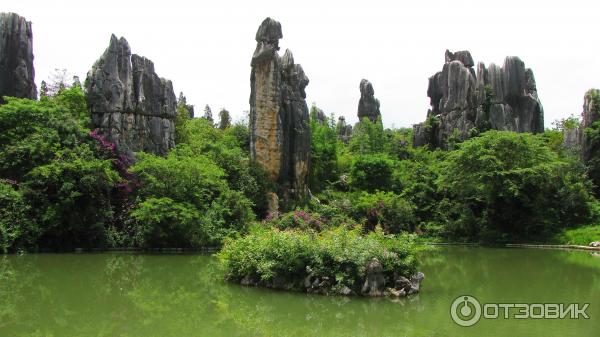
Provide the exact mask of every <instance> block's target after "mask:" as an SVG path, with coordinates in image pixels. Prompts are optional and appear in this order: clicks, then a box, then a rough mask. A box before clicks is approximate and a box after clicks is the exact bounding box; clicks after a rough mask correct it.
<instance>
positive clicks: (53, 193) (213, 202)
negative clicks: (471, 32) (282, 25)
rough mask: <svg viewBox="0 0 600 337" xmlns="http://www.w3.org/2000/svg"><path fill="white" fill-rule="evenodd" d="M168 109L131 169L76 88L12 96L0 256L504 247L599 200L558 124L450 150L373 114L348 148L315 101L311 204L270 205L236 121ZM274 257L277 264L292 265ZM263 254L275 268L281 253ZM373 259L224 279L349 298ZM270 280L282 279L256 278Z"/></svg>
mask: <svg viewBox="0 0 600 337" xmlns="http://www.w3.org/2000/svg"><path fill="white" fill-rule="evenodd" d="M179 107H180V111H181V114H180V117H181V121H180V123H179V124H178V127H177V131H178V133H177V134H178V138H179V144H178V145H177V146H176V147H175V148H174V149H173V150H172V151H171V152H170V154H169V155H168V156H166V157H159V156H154V155H149V154H138V156H137V161H136V162H135V163H130V162H127V161H126V160H124V159H123V158H122V157H120V156H119V155H118V153H117V152H116V151H115V146H114V144H112V143H111V142H109V141H108V140H106V139H105V138H102V137H101V136H100V135H99V134H97V133H95V132H93V130H90V129H89V127H88V125H89V117H88V116H87V113H86V104H85V96H84V93H83V91H82V89H81V87H79V86H77V85H73V86H67V87H66V88H65V89H62V90H61V91H59V92H58V93H57V94H55V95H53V96H46V97H43V98H42V99H41V100H40V101H34V100H27V99H11V98H8V99H7V102H6V104H4V105H1V106H0V126H1V128H2V133H1V134H0V143H1V144H2V151H0V163H2V166H0V176H1V177H2V181H0V189H1V191H0V192H1V193H0V213H1V214H2V218H1V219H0V229H1V230H0V233H1V238H0V243H1V245H2V251H3V252H26V251H31V252H35V251H71V252H72V251H75V250H76V249H77V251H80V252H85V251H88V250H90V249H91V250H92V251H102V250H105V251H106V250H111V249H113V248H114V249H116V250H122V249H121V248H120V247H131V248H128V249H127V250H129V251H134V250H135V251H141V252H163V253H165V252H166V253H184V252H198V251H200V250H201V249H202V247H209V246H210V247H214V248H213V251H218V250H219V249H221V247H222V244H223V242H227V243H226V244H225V247H226V249H228V248H227V247H238V248H239V247H241V248H239V249H236V250H229V251H228V250H226V252H229V253H228V254H229V255H228V256H229V257H228V259H221V261H224V260H225V261H235V260H236V259H238V260H239V261H244V262H240V263H242V264H243V263H246V262H248V261H246V260H244V259H246V258H248V256H251V255H248V254H250V253H251V252H253V251H254V250H255V249H258V248H256V247H253V246H251V245H244V243H247V242H248V241H247V240H251V238H249V237H248V236H247V235H249V233H250V234H251V233H252V228H254V227H256V226H259V227H261V226H262V227H265V228H270V229H271V230H277V231H279V232H281V233H288V232H289V233H297V235H300V236H306V235H308V236H310V235H324V234H319V233H327V232H328V231H331V230H336V229H338V230H340V229H339V228H343V229H344V230H349V231H355V232H352V233H355V234H353V235H358V233H359V232H360V237H361V238H368V237H369V235H373V233H375V232H377V231H380V232H381V233H383V235H385V236H398V237H399V239H397V240H398V241H396V242H402V241H403V240H407V239H406V233H412V234H411V235H412V236H413V237H414V238H413V239H411V240H414V241H415V242H414V244H415V245H417V246H418V245H421V244H422V243H423V240H429V241H431V240H432V238H435V240H434V241H439V242H480V243H483V244H500V245H504V244H506V243H532V242H533V243H536V244H537V243H544V244H556V243H565V244H581V243H582V242H583V241H586V240H588V239H590V241H597V239H593V238H595V237H596V235H597V233H598V229H597V228H599V227H600V226H597V225H588V226H584V227H581V226H575V224H581V225H586V224H589V223H597V219H598V215H597V214H598V211H597V210H598V209H599V207H598V206H597V204H598V203H597V201H596V199H595V197H594V196H593V193H592V186H593V185H592V183H591V182H590V180H589V179H588V178H587V176H586V168H585V166H583V165H582V164H581V162H580V161H579V159H578V158H577V157H576V156H574V155H572V154H571V153H570V152H569V151H568V150H566V149H563V148H562V147H561V146H560V145H557V144H556V143H555V142H554V140H553V139H556V138H557V137H556V134H557V133H559V132H558V131H547V132H546V133H544V134H541V135H531V134H516V133H512V132H499V131H488V132H485V133H482V134H481V135H479V136H478V137H474V138H472V139H470V140H467V141H464V142H462V143H459V144H456V145H455V147H454V148H452V149H449V150H431V149H428V148H427V147H422V148H416V149H413V148H412V146H411V145H410V139H411V134H410V132H411V131H410V130H409V129H384V128H383V126H382V124H381V121H380V120H377V121H375V122H371V121H369V120H368V119H365V120H363V121H361V123H359V124H358V125H357V126H356V128H355V131H354V133H353V136H352V137H351V138H350V139H349V140H348V143H345V142H344V141H343V140H341V139H340V138H338V136H337V134H338V133H337V129H336V126H335V124H334V123H333V120H334V116H330V117H325V121H324V122H323V123H321V122H319V120H318V119H317V107H316V106H313V108H312V114H311V115H312V119H311V123H312V125H311V129H312V138H311V149H312V152H311V156H312V157H311V160H312V168H311V170H310V172H309V181H310V189H311V191H312V193H313V195H314V198H312V199H308V200H304V201H299V202H296V203H293V204H281V205H280V209H279V211H278V212H277V213H270V212H269V211H268V200H266V198H265V195H267V193H266V191H268V190H272V188H273V187H272V186H271V185H270V183H269V182H268V179H265V178H264V177H265V173H264V171H263V170H262V169H261V168H260V167H259V166H257V165H256V164H255V163H253V162H252V161H251V160H250V158H249V149H248V146H249V144H248V133H249V130H248V126H247V124H245V123H243V122H238V123H233V124H231V125H229V126H228V127H225V128H223V129H221V128H219V127H218V126H215V125H214V123H213V122H210V121H209V120H208V119H206V118H193V119H191V118H189V111H188V110H186V109H185V104H183V103H182V104H180V105H179ZM28 158H34V160H29V159H28ZM354 228H359V229H360V230H358V229H354ZM310 233H312V234H310ZM282 235H283V237H282V242H283V243H282V244H289V243H290V242H286V240H288V239H289V240H292V239H290V237H291V235H292V234H289V236H288V234H282ZM245 240H246V241H245ZM236 242H238V243H236ZM291 242H293V240H292V241H291ZM371 242H372V247H371V248H370V249H374V250H375V251H380V252H382V251H384V250H386V249H387V250H388V251H390V252H393V249H392V248H386V247H387V246H386V243H385V242H387V239H385V240H383V241H380V240H372V241H371ZM588 243H589V242H584V244H585V245H587V244H588ZM171 247H179V248H178V249H172V248H171ZM94 248H100V249H98V250H95V249H94ZM267 248H269V245H265V246H264V247H262V248H261V249H265V252H266V251H268V250H266V249H267ZM301 248H302V249H305V250H307V252H306V254H305V255H304V256H313V258H312V259H311V260H309V261H312V262H302V263H301V264H303V265H304V267H306V266H309V265H311V264H314V261H319V256H321V255H319V254H325V253H319V254H316V253H314V252H315V251H320V250H319V249H322V247H321V248H319V249H317V248H315V247H313V246H306V247H304V246H303V247H301ZM325 251H326V250H325ZM366 251H369V250H366ZM286 252H287V250H284V251H282V252H281V256H280V258H281V260H284V261H285V260H286V259H288V260H289V261H295V260H296V258H295V257H290V256H286V255H285V253H286ZM309 252H313V253H314V254H316V255H311V254H313V253H309ZM220 254H225V253H223V251H221V253H220ZM257 254H258V253H257ZM265 254H266V253H265ZM337 254H338V253H331V254H329V255H331V256H336V255H337ZM382 254H383V253H382ZM356 256H360V254H358V255H356ZM411 256H412V255H411ZM372 257H373V256H371V258H372ZM265 261H267V262H265V263H266V264H267V265H269V266H273V267H275V266H277V263H278V261H280V259H279V258H278V259H266V258H265ZM298 261H300V260H298ZM298 261H297V262H298ZM370 262H372V261H371V259H367V258H366V257H364V256H361V257H360V258H358V257H357V258H353V259H350V260H349V261H348V263H350V264H351V265H352V266H353V267H352V268H355V270H359V271H360V272H356V273H350V274H346V275H344V276H342V274H343V273H342V274H340V273H339V272H338V273H333V270H338V271H339V270H342V269H339V266H336V265H330V266H328V267H327V268H325V267H324V268H323V270H327V269H328V268H331V272H332V274H330V275H325V274H320V275H319V276H318V277H317V276H316V275H315V276H314V280H312V283H311V284H310V285H309V287H305V286H304V280H306V279H307V278H308V277H309V275H310V274H309V273H308V274H307V272H306V270H300V269H293V272H292V271H290V274H289V275H286V274H285V272H282V271H279V272H278V273H275V274H273V275H270V276H268V277H267V278H266V279H264V278H263V277H262V275H263V274H262V272H261V270H262V269H260V268H264V266H262V265H255V270H254V271H252V272H249V271H247V270H245V271H243V272H241V271H239V270H238V271H236V270H235V269H232V270H230V274H229V275H230V276H229V279H231V280H233V281H234V282H238V283H246V284H252V285H265V286H267V285H269V286H271V287H274V286H281V284H284V286H281V287H283V288H294V289H295V290H302V291H308V289H313V290H311V291H312V292H318V293H328V294H343V293H348V294H356V295H361V294H362V293H363V292H362V287H363V286H364V283H365V280H366V279H367V272H366V269H365V268H366V267H367V265H368V264H369V263H370ZM378 262H379V264H381V267H382V268H388V267H387V264H386V262H385V261H381V260H379V259H378ZM404 262H405V261H403V260H402V259H399V263H404ZM224 265H225V266H227V265H228V264H227V263H226V262H224ZM249 265H252V264H249ZM376 265H377V263H375V266H376ZM415 266H416V264H415ZM336 268H337V269H336ZM357 268H358V269H357ZM415 268H416V267H415ZM384 270H385V269H384ZM392 270H394V267H392V268H391V269H389V272H390V273H393V272H392ZM300 271H301V272H300ZM417 271H418V269H411V272H400V273H397V275H396V276H390V275H391V274H386V275H387V276H383V277H384V279H385V280H386V282H384V283H385V284H387V285H388V287H385V288H381V287H379V286H378V287H376V288H375V289H376V290H374V291H373V293H374V294H377V295H383V294H386V295H389V296H404V295H406V294H408V293H409V292H410V287H409V286H408V284H409V283H411V282H410V281H411V278H412V276H415V275H418V274H417ZM248 273H249V274H248ZM248 275H250V277H249V278H245V277H246V276H248ZM267 275H269V274H267ZM275 275H279V276H280V278H279V281H278V282H280V283H277V282H275V283H268V282H273V278H269V277H275ZM400 276H402V277H403V278H402V279H400ZM338 277H339V279H340V280H344V281H343V282H342V281H338ZM317 278H318V281H319V282H317V284H315V286H314V287H313V285H312V284H313V283H314V282H316V280H317ZM244 279H245V280H244ZM379 279H381V278H379ZM242 280H244V282H242ZM269 280H270V281H269ZM281 280H283V281H281ZM347 280H352V281H347ZM406 280H408V282H406ZM396 281H398V286H396ZM344 282H346V283H344ZM307 284H308V281H307ZM382 284H383V283H382ZM390 285H391V286H392V287H389V286H390ZM411 285H412V283H411ZM425 285H426V283H425ZM367 288H368V287H367ZM366 293H369V291H366Z"/></svg>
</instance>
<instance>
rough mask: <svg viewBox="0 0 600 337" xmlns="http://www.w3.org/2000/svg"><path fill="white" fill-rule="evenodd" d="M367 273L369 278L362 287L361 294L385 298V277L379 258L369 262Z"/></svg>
mask: <svg viewBox="0 0 600 337" xmlns="http://www.w3.org/2000/svg"><path fill="white" fill-rule="evenodd" d="M366 273H367V276H366V278H365V283H364V284H363V286H362V289H361V294H363V295H365V296H383V291H384V289H385V277H384V276H383V266H382V265H381V262H379V260H377V258H373V259H372V260H371V261H369V263H368V264H367V269H366Z"/></svg>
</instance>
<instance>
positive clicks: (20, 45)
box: [0, 13, 37, 103]
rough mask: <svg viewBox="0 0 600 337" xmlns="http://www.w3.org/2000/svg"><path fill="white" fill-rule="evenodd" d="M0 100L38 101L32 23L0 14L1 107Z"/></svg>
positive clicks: (7, 14)
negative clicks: (4, 97)
mask: <svg viewBox="0 0 600 337" xmlns="http://www.w3.org/2000/svg"><path fill="white" fill-rule="evenodd" d="M2 96H12V97H19V98H30V99H36V98H37V87H36V85H35V70H34V68H33V33H32V31H31V22H28V21H27V20H25V18H23V17H21V16H19V15H18V14H15V13H0V103H2V102H3V101H2Z"/></svg>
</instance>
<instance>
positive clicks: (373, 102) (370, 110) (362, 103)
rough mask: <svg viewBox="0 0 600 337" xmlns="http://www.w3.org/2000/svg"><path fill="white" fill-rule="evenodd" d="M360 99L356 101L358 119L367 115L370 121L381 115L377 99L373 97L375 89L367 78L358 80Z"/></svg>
mask: <svg viewBox="0 0 600 337" xmlns="http://www.w3.org/2000/svg"><path fill="white" fill-rule="evenodd" d="M359 88H360V100H359V101H358V120H359V121H362V120H363V118H365V117H367V118H369V120H371V122H375V121H377V118H379V117H380V116H381V112H379V100H378V99H377V98H375V90H373V85H372V84H371V82H369V81H368V80H365V79H363V80H361V81H360V87H359Z"/></svg>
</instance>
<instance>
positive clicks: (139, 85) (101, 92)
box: [85, 35, 177, 159]
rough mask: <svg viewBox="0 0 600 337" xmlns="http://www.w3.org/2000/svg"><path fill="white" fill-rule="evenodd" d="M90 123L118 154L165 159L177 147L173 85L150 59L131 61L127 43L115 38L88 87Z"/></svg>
mask: <svg viewBox="0 0 600 337" xmlns="http://www.w3.org/2000/svg"><path fill="white" fill-rule="evenodd" d="M85 89H86V99H87V102H88V107H89V109H90V113H91V115H92V123H93V125H94V127H96V128H98V129H99V130H100V132H101V133H102V134H104V135H105V136H106V137H107V139H108V140H110V141H112V142H114V143H115V144H116V145H117V149H118V151H119V152H120V153H123V154H125V155H127V156H128V157H129V158H130V159H133V158H134V152H138V151H143V152H149V153H154V154H157V155H166V154H167V153H168V151H169V149H171V148H172V147H173V146H175V141H174V139H175V124H174V120H175V116H176V106H177V100H176V98H175V93H174V92H173V84H172V83H171V81H169V80H166V79H164V78H160V77H158V75H157V74H156V72H155V71H154V64H153V63H152V61H150V60H149V59H147V58H145V57H142V56H138V55H135V54H134V55H132V54H131V49H130V48H129V43H127V40H125V39H124V38H120V39H117V37H116V36H115V35H112V36H111V39H110V44H109V46H108V48H107V49H106V51H105V52H104V54H103V55H102V56H101V57H100V59H98V61H96V63H95V64H94V66H93V67H92V69H91V70H90V71H89V72H88V74H87V79H86V81H85Z"/></svg>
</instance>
